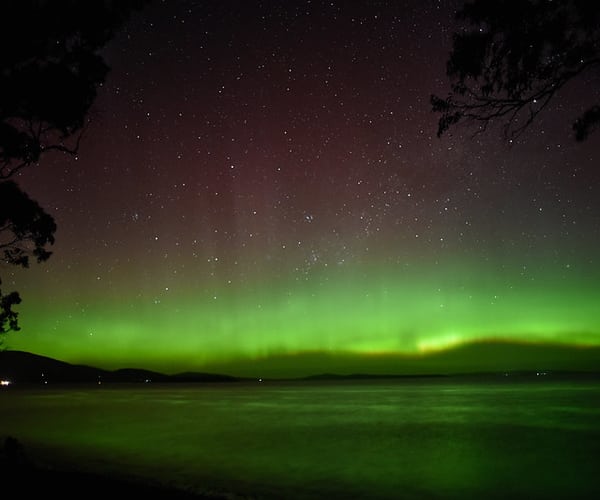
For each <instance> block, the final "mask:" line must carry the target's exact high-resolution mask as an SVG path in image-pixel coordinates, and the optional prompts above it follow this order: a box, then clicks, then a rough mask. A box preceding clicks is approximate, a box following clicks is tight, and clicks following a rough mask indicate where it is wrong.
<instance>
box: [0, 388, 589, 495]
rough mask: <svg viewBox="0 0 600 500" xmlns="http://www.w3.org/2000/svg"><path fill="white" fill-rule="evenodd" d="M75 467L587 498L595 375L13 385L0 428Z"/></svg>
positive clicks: (224, 479)
mask: <svg viewBox="0 0 600 500" xmlns="http://www.w3.org/2000/svg"><path fill="white" fill-rule="evenodd" d="M6 435H12V436H14V437H16V438H17V439H19V440H20V441H21V442H22V443H23V444H24V446H25V450H26V451H27V450H30V451H31V452H32V454H34V455H35V457H36V458H37V459H40V460H44V461H46V462H48V463H51V462H54V463H56V464H59V465H61V466H63V465H66V466H68V467H76V468H78V469H80V470H84V471H85V470H91V471H100V472H103V473H104V472H106V473H109V474H114V475H118V476H123V477H133V478H137V479H142V480H144V481H150V482H161V483H167V484H169V485H175V486H179V487H182V488H186V489H192V490H194V491H199V492H207V491H208V492H216V493H219V492H231V493H235V494H239V495H240V496H244V495H248V496H252V497H253V498H288V499H295V498H298V499H301V498H302V499H303V498H373V499H385V498H406V499H413V498H414V499H416V498H419V499H422V498H456V499H458V498H461V499H464V498H467V497H469V498H517V497H518V498H530V499H534V498H590V497H596V498H600V474H599V471H600V381H598V380H592V379H581V380H577V379H562V380H555V379H552V377H531V378H523V379H512V378H511V377H507V378H506V379H505V378H502V377H499V378H498V379H490V380H485V381H476V380H468V379H455V378H441V379H395V380H391V379H388V380H363V381H360V380H359V381H357V380H346V381H311V382H306V381H303V382H300V381H293V382H272V381H271V382H269V381H266V382H263V383H259V382H256V383H251V382H247V383H246V382H245V383H231V384H229V383H224V384H208V385H206V384H195V385H194V384H192V385H189V384H186V385H183V384H176V383H174V384H168V385H155V384H140V385H119V384H114V385H101V386H76V385H75V386H69V387H64V386H63V387H53V386H38V387H28V388H19V387H14V386H13V387H10V388H8V389H2V390H0V438H4V436H6Z"/></svg>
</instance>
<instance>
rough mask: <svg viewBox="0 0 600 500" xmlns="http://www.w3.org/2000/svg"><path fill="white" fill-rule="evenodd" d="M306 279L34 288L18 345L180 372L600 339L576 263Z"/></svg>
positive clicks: (589, 289) (591, 281)
mask: <svg viewBox="0 0 600 500" xmlns="http://www.w3.org/2000/svg"><path fill="white" fill-rule="evenodd" d="M490 267H492V266H490ZM349 271H350V272H349ZM564 271H568V272H564ZM294 283H295V286H294V285H292V283H290V282H284V281H283V280H280V282H279V283H273V282H271V283H264V284H256V283H255V284H254V286H247V287H246V289H243V288H240V287H237V288H232V287H229V288H227V287H222V289H221V290H220V291H218V292H217V293H215V295H213V296H210V297H207V296H203V295H205V294H195V293H194V290H193V289H189V290H185V289H184V290H183V291H182V290H181V289H180V291H179V293H175V292H172V293H171V294H166V295H165V296H163V297H162V298H161V300H160V302H159V301H152V300H151V299H150V298H149V297H144V296H141V297H140V296H136V294H135V293H134V291H132V290H127V289H125V288H124V289H123V295H122V296H114V297H106V296H104V297H97V298H96V300H93V301H91V300H90V301H88V303H91V304H93V306H92V307H89V306H88V307H87V308H85V309H83V310H81V309H80V310H77V309H74V308H73V301H72V299H71V298H67V297H65V298H61V297H60V293H59V294H58V295H56V296H55V297H39V298H38V299H37V301H34V299H33V297H29V300H28V301H27V302H26V303H25V304H24V305H23V307H21V311H22V316H23V321H22V324H23V328H24V330H25V331H26V332H27V334H15V335H12V336H11V337H10V346H11V348H14V349H21V350H29V351H33V352H43V353H45V354H47V355H50V356H55V357H58V358H59V359H66V360H70V361H76V362H82V363H89V364H94V365H96V366H102V367H109V368H110V367H112V368H117V367H122V366H131V365H143V366H145V367H151V368H155V369H160V370H167V371H171V372H173V371H182V369H193V370H199V369H202V368H203V367H204V366H209V365H212V364H215V363H223V362H231V361H235V360H241V359H257V358H268V357H269V356H280V355H283V354H294V353H303V352H309V351H310V352H325V353H339V352H346V353H355V354H384V353H387V354H390V353H404V354H423V353H428V352H431V351H436V350H439V349H444V348H449V347H453V346H456V345H459V344H461V343H465V342H473V341H480V340H488V339H503V340H509V341H528V342H553V343H556V342H558V343H565V344H569V345H588V346H597V345H600V334H599V332H600V315H599V314H598V304H599V303H600V289H599V287H598V286H597V283H598V281H597V278H596V276H594V275H590V274H589V273H585V274H584V273H581V272H580V273H577V270H576V269H567V270H564V269H563V272H562V274H561V273H559V272H557V270H554V272H552V273H547V274H539V275H537V276H536V275H532V274H528V275H527V276H524V275H522V273H517V272H515V273H511V272H510V271H509V270H506V269H495V270H494V269H493V267H492V270H490V269H489V268H488V269H485V268H484V267H482V266H467V265H462V266H459V265H456V264H454V265H449V266H447V267H446V268H443V267H442V266H440V265H437V266H428V267H422V268H420V269H404V270H402V271H398V270H395V269H393V268H390V269H388V270H386V269H381V268H380V269H377V268H373V267H371V268H368V269H367V268H365V267H364V266H363V267H360V268H354V269H336V270H335V271H333V272H331V271H323V272H321V273H320V276H319V279H313V280H310V281H308V282H306V283H304V284H300V285H298V283H297V282H295V281H294ZM32 293H33V292H32ZM36 302H37V303H36ZM32 306H34V307H32ZM47 325H53V328H52V330H53V332H54V333H53V334H52V335H48V334H47ZM314 368H315V367H313V366H307V367H306V369H305V371H304V373H303V374H306V375H307V374H310V373H311V370H313V369H314ZM321 368H322V369H326V368H327V367H321ZM290 369H291V370H292V371H293V372H294V373H296V372H297V371H298V368H297V367H293V368H292V367H290Z"/></svg>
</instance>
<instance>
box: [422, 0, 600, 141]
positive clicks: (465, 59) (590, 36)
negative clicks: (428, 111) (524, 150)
mask: <svg viewBox="0 0 600 500" xmlns="http://www.w3.org/2000/svg"><path fill="white" fill-rule="evenodd" d="M456 16H457V19H458V20H459V21H462V22H464V23H465V24H466V25H467V26H466V27H465V28H464V29H462V30H461V31H459V32H457V33H455V34H454V39H453V47H452V51H451V54H450V57H449V60H448V63H447V69H446V72H447V75H448V76H449V77H450V78H451V80H452V84H451V91H450V93H449V95H448V96H447V97H446V98H441V97H438V96H436V95H432V96H431V104H432V108H433V111H435V112H438V113H441V117H440V119H439V123H438V133H437V134H438V137H439V136H441V135H442V134H443V133H444V132H446V131H447V130H448V129H449V128H450V127H451V126H453V125H455V124H457V123H460V122H470V123H475V124H477V125H478V129H477V132H483V131H485V130H486V128H487V127H488V125H489V124H490V123H492V122H494V121H497V120H498V121H500V122H502V124H503V129H504V135H505V137H506V138H508V139H510V138H514V137H515V136H518V135H519V134H520V133H521V132H523V131H524V130H525V129H526V128H527V127H528V126H529V125H530V124H531V123H532V122H533V121H534V120H535V118H536V117H537V116H538V114H539V113H541V112H542V111H543V110H544V109H545V108H546V107H547V105H548V103H549V102H550V101H551V100H552V99H553V98H554V97H555V95H556V93H557V92H558V91H559V90H560V89H561V88H563V87H564V86H565V85H566V84H567V83H568V82H571V81H573V80H576V79H582V77H584V75H586V74H589V73H590V72H591V71H594V70H597V68H598V67H599V66H600V30H599V29H598V25H599V22H600V3H598V2H590V1H588V0H561V1H555V2H553V1H550V0H494V1H488V0H474V1H472V2H469V3H466V4H465V5H464V6H463V8H462V9H461V10H460V11H459V12H458V13H457V15H456ZM599 124H600V106H599V105H598V103H590V104H589V107H588V108H587V109H586V110H585V111H584V112H583V113H582V114H581V116H579V118H577V120H576V121H575V122H574V124H573V130H574V131H575V137H576V139H577V140H580V141H581V140H584V139H586V138H587V137H588V135H589V134H590V132H592V130H593V129H594V128H596V127H597V126H598V125H599ZM477 132H476V133H477Z"/></svg>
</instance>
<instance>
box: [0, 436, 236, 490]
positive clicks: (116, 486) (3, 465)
mask: <svg viewBox="0 0 600 500" xmlns="http://www.w3.org/2000/svg"><path fill="white" fill-rule="evenodd" d="M0 484H1V485H2V490H3V491H9V492H11V493H12V494H13V496H14V497H15V498H17V497H20V498H57V499H59V500H71V499H78V500H80V499H82V498H85V499H88V500H109V499H111V498H135V499H140V500H168V499H173V500H209V499H210V500H221V499H222V500H225V499H229V497H228V496H226V495H209V494H206V495H201V494H198V493H194V492H189V491H184V490H181V489H177V488H174V487H168V486H165V485H158V484H156V485H154V484H146V483H143V482H141V481H135V480H127V479H121V478H112V477H107V476H103V475H100V474H93V473H88V472H81V471H73V470H63V469H60V468H56V467H54V466H51V465H49V464H40V463H37V462H36V461H35V460H32V459H31V457H30V456H28V454H27V452H26V450H24V448H23V446H22V445H21V444H20V443H19V442H18V441H17V440H16V439H14V438H12V437H8V438H6V439H5V440H4V443H2V446H1V447H0Z"/></svg>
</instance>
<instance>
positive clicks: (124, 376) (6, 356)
mask: <svg viewBox="0 0 600 500" xmlns="http://www.w3.org/2000/svg"><path fill="white" fill-rule="evenodd" d="M0 379H3V380H4V379H6V380H10V381H11V382H13V383H38V384H46V383H53V384H56V383H96V384H97V383H103V382H130V383H140V382H142V383H147V382H231V381H236V380H239V379H238V378H236V377H230V376H228V375H219V374H212V373H196V372H187V373H181V374H176V375H165V374H163V373H159V372H155V371H151V370H144V369H137V368H122V369H119V370H113V371H111V370H103V369H101V368H94V367H92V366H87V365H75V364H70V363H66V362H64V361H59V360H57V359H53V358H49V357H47V356H40V355H38V354H32V353H30V352H24V351H0Z"/></svg>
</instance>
